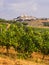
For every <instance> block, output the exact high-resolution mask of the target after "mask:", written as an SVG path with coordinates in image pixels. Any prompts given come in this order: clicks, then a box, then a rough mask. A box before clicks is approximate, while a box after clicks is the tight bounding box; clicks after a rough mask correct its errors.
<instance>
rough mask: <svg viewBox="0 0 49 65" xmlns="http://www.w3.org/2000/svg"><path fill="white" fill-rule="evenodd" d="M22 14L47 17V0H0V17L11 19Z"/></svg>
mask: <svg viewBox="0 0 49 65" xmlns="http://www.w3.org/2000/svg"><path fill="white" fill-rule="evenodd" d="M23 14H27V15H32V16H35V17H48V18H49V0H0V18H5V19H13V18H16V17H17V16H19V15H23Z"/></svg>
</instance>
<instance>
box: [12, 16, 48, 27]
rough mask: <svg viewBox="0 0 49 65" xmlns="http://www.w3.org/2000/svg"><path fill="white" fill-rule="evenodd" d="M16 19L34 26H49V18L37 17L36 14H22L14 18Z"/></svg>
mask: <svg viewBox="0 0 49 65" xmlns="http://www.w3.org/2000/svg"><path fill="white" fill-rule="evenodd" d="M13 20H14V21H20V22H25V23H27V24H28V25H30V26H33V27H43V26H44V27H49V18H37V17H34V16H28V15H21V16H18V17H17V18H14V19H13Z"/></svg>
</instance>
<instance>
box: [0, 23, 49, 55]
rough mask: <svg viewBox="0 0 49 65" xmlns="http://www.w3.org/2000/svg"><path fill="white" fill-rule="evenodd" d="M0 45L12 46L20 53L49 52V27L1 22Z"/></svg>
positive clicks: (46, 53) (8, 47)
mask: <svg viewBox="0 0 49 65" xmlns="http://www.w3.org/2000/svg"><path fill="white" fill-rule="evenodd" d="M0 47H2V48H3V47H6V50H7V53H8V50H9V49H10V47H13V48H14V49H15V51H17V52H19V53H27V54H29V55H31V53H33V52H41V53H42V54H45V55H48V54H49V29H47V28H46V29H44V28H33V27H30V26H27V25H26V24H23V23H20V22H16V23H8V24H7V23H0Z"/></svg>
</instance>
